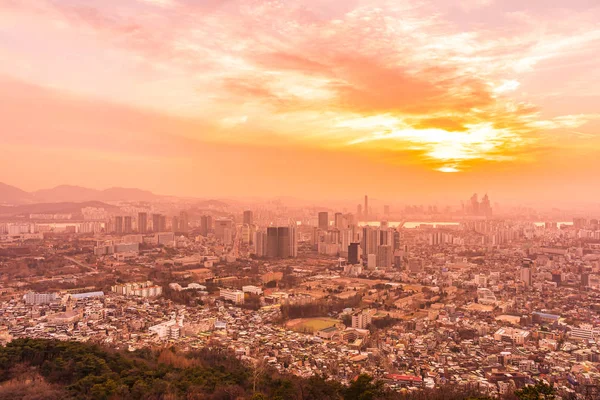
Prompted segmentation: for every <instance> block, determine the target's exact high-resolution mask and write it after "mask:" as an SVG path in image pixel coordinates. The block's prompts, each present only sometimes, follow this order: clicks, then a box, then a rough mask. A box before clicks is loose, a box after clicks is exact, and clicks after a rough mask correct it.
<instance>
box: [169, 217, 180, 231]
mask: <svg viewBox="0 0 600 400" xmlns="http://www.w3.org/2000/svg"><path fill="white" fill-rule="evenodd" d="M171 230H172V231H173V233H176V232H179V218H178V217H177V216H174V217H173V218H171Z"/></svg>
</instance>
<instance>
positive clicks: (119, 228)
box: [114, 216, 123, 233]
mask: <svg viewBox="0 0 600 400" xmlns="http://www.w3.org/2000/svg"><path fill="white" fill-rule="evenodd" d="M114 230H115V233H123V217H121V216H117V217H115V227H114Z"/></svg>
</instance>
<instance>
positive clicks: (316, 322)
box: [286, 318, 340, 333]
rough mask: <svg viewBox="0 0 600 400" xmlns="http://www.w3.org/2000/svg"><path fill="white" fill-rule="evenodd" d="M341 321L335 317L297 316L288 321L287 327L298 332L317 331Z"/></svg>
mask: <svg viewBox="0 0 600 400" xmlns="http://www.w3.org/2000/svg"><path fill="white" fill-rule="evenodd" d="M339 322H340V321H339V320H337V319H333V318H297V319H293V320H291V321H288V322H287V324H286V327H287V328H289V329H291V330H293V331H296V332H302V333H315V332H317V331H320V330H321V329H325V328H329V327H330V326H334V325H335V324H337V323H339Z"/></svg>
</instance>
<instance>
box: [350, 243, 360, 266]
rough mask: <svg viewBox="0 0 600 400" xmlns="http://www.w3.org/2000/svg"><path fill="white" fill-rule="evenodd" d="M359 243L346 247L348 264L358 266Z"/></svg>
mask: <svg viewBox="0 0 600 400" xmlns="http://www.w3.org/2000/svg"><path fill="white" fill-rule="evenodd" d="M359 246H360V243H350V245H349V246H348V264H351V265H355V264H358V263H359V261H358V256H359V254H358V249H359Z"/></svg>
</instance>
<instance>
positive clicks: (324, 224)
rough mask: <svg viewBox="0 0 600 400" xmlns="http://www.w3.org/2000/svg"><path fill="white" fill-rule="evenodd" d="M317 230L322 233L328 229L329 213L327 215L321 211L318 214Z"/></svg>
mask: <svg viewBox="0 0 600 400" xmlns="http://www.w3.org/2000/svg"><path fill="white" fill-rule="evenodd" d="M319 229H320V230H322V231H326V230H328V229H329V213H327V211H321V212H320V213H319Z"/></svg>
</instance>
